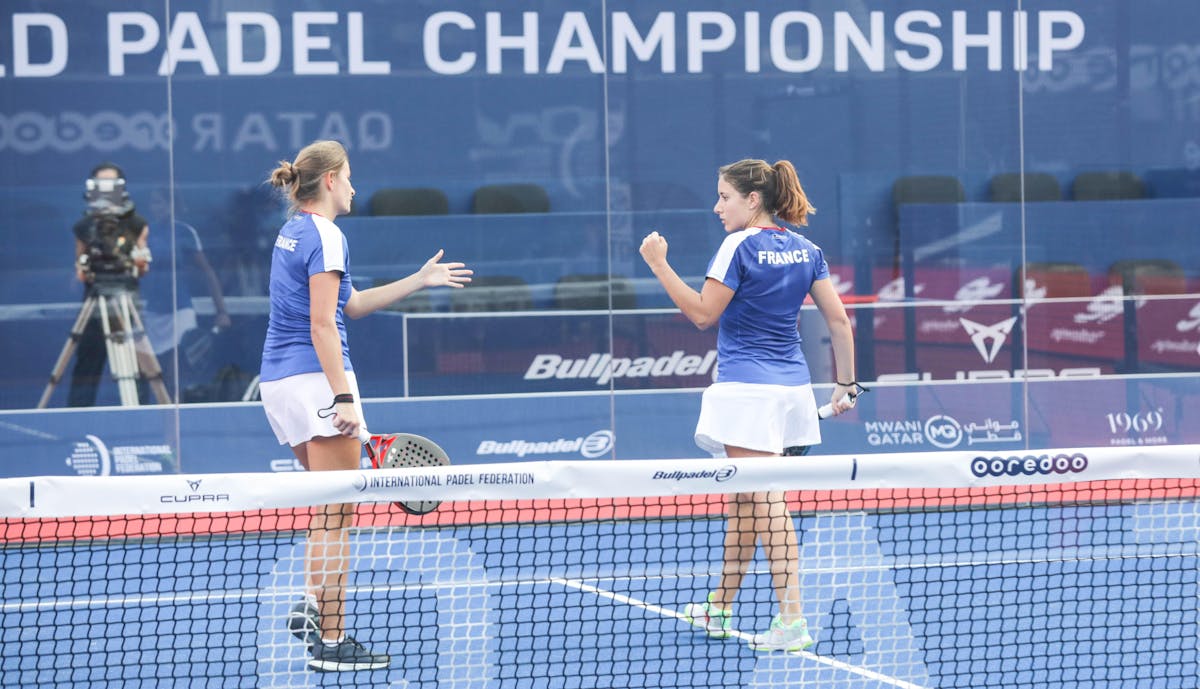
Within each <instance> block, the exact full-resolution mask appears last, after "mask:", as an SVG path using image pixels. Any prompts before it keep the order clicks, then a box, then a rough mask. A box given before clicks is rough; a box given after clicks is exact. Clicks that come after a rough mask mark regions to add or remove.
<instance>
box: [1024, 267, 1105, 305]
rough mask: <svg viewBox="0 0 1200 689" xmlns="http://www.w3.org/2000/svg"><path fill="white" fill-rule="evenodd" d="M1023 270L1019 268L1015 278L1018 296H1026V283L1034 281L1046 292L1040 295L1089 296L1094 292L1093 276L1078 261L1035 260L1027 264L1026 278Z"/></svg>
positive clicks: (1046, 296)
mask: <svg viewBox="0 0 1200 689" xmlns="http://www.w3.org/2000/svg"><path fill="white" fill-rule="evenodd" d="M1021 277H1022V271H1021V269H1020V268H1018V269H1017V279H1016V280H1013V287H1014V288H1015V289H1016V293H1017V298H1018V299H1019V298H1021V297H1024V296H1025V283H1026V282H1033V284H1034V285H1036V286H1037V288H1039V289H1044V290H1045V291H1046V292H1045V294H1039V295H1038V296H1039V297H1042V298H1046V299H1054V298H1058V297H1087V296H1090V295H1091V294H1092V276H1091V274H1089V273H1088V270H1087V268H1084V267H1083V266H1082V265H1080V264H1078V263H1069V262H1066V261H1058V262H1034V263H1027V264H1025V270H1024V279H1021Z"/></svg>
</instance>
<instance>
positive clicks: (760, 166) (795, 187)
mask: <svg viewBox="0 0 1200 689" xmlns="http://www.w3.org/2000/svg"><path fill="white" fill-rule="evenodd" d="M718 172H719V173H720V175H721V177H722V178H724V180H725V181H726V182H729V185H730V186H732V187H733V188H734V189H737V190H738V193H739V194H741V195H742V196H749V195H750V192H753V191H757V192H758V194H759V196H761V197H762V202H763V208H764V209H766V211H767V212H768V213H770V214H771V215H773V216H776V217H778V218H779V219H781V220H783V221H784V222H789V223H792V224H793V225H807V224H808V216H809V215H810V214H812V213H816V212H817V209H816V208H814V207H813V205H812V204H811V203H809V201H808V195H807V194H805V193H804V187H801V186H800V178H799V177H798V176H797V175H796V168H795V167H794V166H793V165H792V164H791V163H790V162H789V161H786V160H779V161H776V162H775V164H774V165H768V164H767V161H765V160H756V159H751V158H747V159H745V160H739V161H737V162H736V163H730V164H729V165H725V166H724V167H722V168H720V170H719V171H718Z"/></svg>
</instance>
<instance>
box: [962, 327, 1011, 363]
mask: <svg viewBox="0 0 1200 689" xmlns="http://www.w3.org/2000/svg"><path fill="white" fill-rule="evenodd" d="M958 322H959V323H962V327H964V328H966V330H967V334H968V335H970V336H971V342H973V343H974V344H975V351H977V352H979V356H981V357H983V360H984V361H986V362H987V363H989V364H990V363H992V361H994V360H995V359H996V355H997V354H999V353H1000V348H1001V347H1003V346H1004V341H1005V340H1007V339H1008V334H1009V333H1010V332H1012V329H1013V324H1015V323H1016V322H1017V317H1016V316H1013V317H1012V318H1008V319H1005V320H1003V321H1000V322H999V323H996V324H994V325H983V324H982V323H976V322H975V321H969V320H967V319H965V318H960V319H958Z"/></svg>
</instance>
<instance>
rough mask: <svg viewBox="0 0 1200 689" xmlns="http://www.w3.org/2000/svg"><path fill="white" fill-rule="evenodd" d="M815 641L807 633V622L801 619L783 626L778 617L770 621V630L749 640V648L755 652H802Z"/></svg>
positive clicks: (781, 620) (781, 619) (780, 618)
mask: <svg viewBox="0 0 1200 689" xmlns="http://www.w3.org/2000/svg"><path fill="white" fill-rule="evenodd" d="M814 643H816V642H815V640H814V639H813V638H812V635H810V634H809V633H808V620H806V619H804V618H803V617H801V618H800V619H798V620H796V621H795V622H793V623H791V624H789V625H784V623H783V618H782V617H780V616H779V615H776V616H775V619H773V620H771V628H770V629H768V630H767V631H765V632H763V633H762V634H755V635H754V638H753V639H751V640H750V648H753V649H754V650H756V651H785V652H788V653H790V652H793V651H803V650H804V649H806V648H808V647H809V646H812V645H813V644H814Z"/></svg>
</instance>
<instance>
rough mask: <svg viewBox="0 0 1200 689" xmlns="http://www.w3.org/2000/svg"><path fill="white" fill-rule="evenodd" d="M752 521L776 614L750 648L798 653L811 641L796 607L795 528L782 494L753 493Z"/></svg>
mask: <svg viewBox="0 0 1200 689" xmlns="http://www.w3.org/2000/svg"><path fill="white" fill-rule="evenodd" d="M754 522H755V525H756V531H757V532H758V535H759V538H760V539H761V541H762V544H763V552H764V553H765V555H766V557H767V562H768V563H769V566H770V570H771V583H772V585H773V587H774V589H775V597H776V598H777V599H778V601H779V614H778V615H776V617H775V619H774V620H772V622H771V627H770V628H769V629H768V630H767V631H766V632H764V633H762V634H756V635H755V636H754V638H753V639H752V640H751V641H750V646H751V647H752V648H754V649H756V650H760V651H778V650H782V651H799V650H802V649H805V648H808V647H809V646H811V645H812V644H813V643H814V641H813V638H812V635H810V634H809V632H808V621H807V620H806V619H804V616H803V613H802V612H801V604H800V547H799V539H798V538H797V537H796V525H795V522H794V521H793V520H792V514H791V512H790V511H789V510H788V508H787V500H786V498H785V496H784V493H783V492H782V491H772V492H767V493H756V494H755V500H754Z"/></svg>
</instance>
